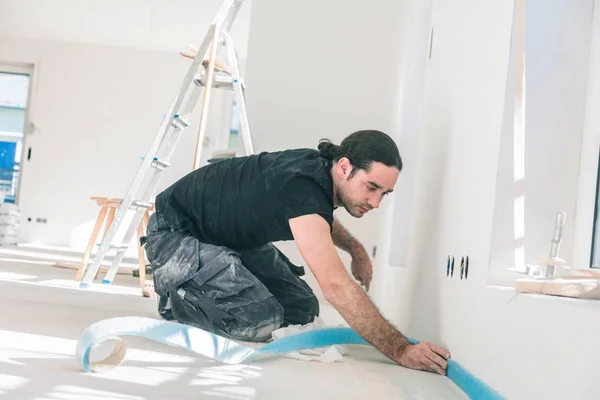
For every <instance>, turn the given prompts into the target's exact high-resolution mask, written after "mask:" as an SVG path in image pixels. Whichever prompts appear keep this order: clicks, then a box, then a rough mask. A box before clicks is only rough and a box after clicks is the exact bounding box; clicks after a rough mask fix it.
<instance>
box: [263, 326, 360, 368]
mask: <svg viewBox="0 0 600 400" xmlns="http://www.w3.org/2000/svg"><path fill="white" fill-rule="evenodd" d="M323 328H327V326H326V325H325V322H324V321H323V320H322V319H321V318H319V317H316V318H315V320H314V322H311V323H308V324H306V325H290V326H287V327H285V328H279V329H277V330H276V331H273V333H272V335H273V340H277V339H281V338H282V337H285V336H290V335H294V334H297V333H302V332H308V331H312V330H315V329H323ZM346 353H348V348H347V347H346V346H342V345H339V344H336V345H333V346H329V347H320V348H316V349H306V350H300V351H293V352H291V353H286V354H283V356H284V357H289V358H294V359H296V360H302V361H320V362H326V363H331V362H335V361H341V360H342V359H343V358H344V354H346Z"/></svg>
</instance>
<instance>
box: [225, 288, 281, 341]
mask: <svg viewBox="0 0 600 400" xmlns="http://www.w3.org/2000/svg"><path fill="white" fill-rule="evenodd" d="M228 314H229V315H230V316H231V317H232V318H231V319H227V320H226V321H225V323H224V329H225V331H226V333H227V334H228V335H229V336H231V337H233V338H235V339H239V340H248V341H253V342H263V341H265V340H268V339H270V338H271V333H272V332H273V331H274V330H276V329H279V328H280V327H281V325H282V324H283V321H284V310H283V307H282V306H281V304H279V302H278V301H277V299H276V298H275V297H269V298H268V299H265V300H263V301H260V302H255V303H251V304H248V305H246V306H243V307H238V308H235V309H231V310H229V312H228Z"/></svg>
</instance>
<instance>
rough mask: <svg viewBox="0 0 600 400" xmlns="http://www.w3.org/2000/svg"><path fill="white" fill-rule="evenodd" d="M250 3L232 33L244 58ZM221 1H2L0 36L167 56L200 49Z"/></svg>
mask: <svg viewBox="0 0 600 400" xmlns="http://www.w3.org/2000/svg"><path fill="white" fill-rule="evenodd" d="M250 2H251V0H246V1H245V2H244V4H243V5H242V8H241V10H240V12H239V14H238V16H237V19H236V22H235V24H234V26H233V28H232V30H231V35H232V37H233V39H234V41H235V43H236V48H237V50H238V54H239V55H240V57H245V55H246V47H247V41H248V30H249V26H250ZM220 5H221V1H220V0H0V35H9V36H17V37H28V38H45V39H54V40H63V41H70V42H83V43H97V44H106V45H116V46H127V47H138V48H148V49H157V50H168V51H187V50H188V47H187V46H188V44H194V45H196V46H198V45H199V44H200V42H201V41H202V39H203V38H204V35H205V34H206V32H207V31H208V29H209V26H210V24H211V23H212V21H213V18H214V16H215V14H216V12H217V10H218V9H219V6H220Z"/></svg>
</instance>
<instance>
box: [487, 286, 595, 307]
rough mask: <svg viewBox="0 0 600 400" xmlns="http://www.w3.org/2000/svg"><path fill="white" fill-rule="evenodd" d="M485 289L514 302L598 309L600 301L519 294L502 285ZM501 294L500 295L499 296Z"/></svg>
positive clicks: (513, 289)
mask: <svg viewBox="0 0 600 400" xmlns="http://www.w3.org/2000/svg"><path fill="white" fill-rule="evenodd" d="M486 289H491V290H492V291H494V292H495V294H496V295H500V296H503V295H505V296H511V297H510V298H507V300H511V301H512V300H515V299H518V298H523V299H527V301H535V302H539V301H546V302H552V303H553V302H560V303H561V304H565V303H567V304H572V305H573V306H584V307H590V308H594V309H600V300H595V299H582V298H577V297H566V296H554V295H549V294H536V293H519V292H517V291H516V290H515V288H514V287H511V286H502V285H486ZM500 293H502V294H500Z"/></svg>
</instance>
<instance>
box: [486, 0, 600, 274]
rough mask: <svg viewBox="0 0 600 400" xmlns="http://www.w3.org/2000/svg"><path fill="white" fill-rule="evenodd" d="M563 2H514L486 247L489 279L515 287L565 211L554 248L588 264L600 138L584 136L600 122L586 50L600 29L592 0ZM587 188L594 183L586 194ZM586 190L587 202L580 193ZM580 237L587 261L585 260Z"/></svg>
mask: <svg viewBox="0 0 600 400" xmlns="http://www.w3.org/2000/svg"><path fill="white" fill-rule="evenodd" d="M565 4H566V3H565V2H560V1H554V0H551V1H547V2H525V1H524V0H516V1H515V8H514V10H515V13H514V19H513V31H512V44H511V53H510V63H509V71H508V76H507V89H506V99H505V113H504V122H503V127H502V134H501V140H500V152H499V161H498V176H497V185H496V202H495V207H494V222H493V230H492V243H491V250H490V251H491V253H490V269H489V271H490V274H489V283H491V284H502V285H511V286H512V285H513V284H514V280H515V278H519V277H522V275H518V274H515V271H518V272H526V271H527V266H528V265H530V264H532V263H535V262H536V261H539V260H542V259H544V258H546V257H548V256H549V254H550V250H551V240H552V238H553V235H554V231H555V224H556V218H557V214H559V213H561V212H564V213H565V214H566V223H565V226H564V229H563V232H562V241H561V246H560V253H559V256H560V257H561V258H563V259H565V260H566V261H567V263H568V264H569V265H575V266H576V268H585V267H589V260H590V243H591V237H592V222H593V215H594V196H595V195H596V192H595V187H596V181H595V180H596V178H597V171H598V148H599V145H600V143H598V144H596V145H594V146H593V147H590V143H591V142H593V141H594V140H592V138H591V137H590V135H592V132H597V131H598V130H599V129H598V128H600V125H596V127H595V128H594V126H593V125H594V124H593V121H592V120H591V118H593V116H592V114H593V112H592V111H586V110H592V108H591V107H593V106H592V103H593V101H594V100H593V92H594V91H597V88H595V89H594V88H593V85H592V82H593V81H594V79H595V80H598V79H596V78H594V75H595V74H596V72H595V71H598V70H600V60H598V61H596V64H595V65H597V66H596V67H592V66H591V65H592V64H590V63H593V62H594V61H591V59H590V55H593V53H594V52H595V51H598V50H597V48H598V46H600V43H597V42H600V38H598V39H595V40H594V41H593V40H592V34H593V32H596V31H597V29H596V30H594V19H593V18H592V16H593V13H594V1H593V0H586V1H581V2H577V4H573V5H569V6H568V7H565ZM525 22H526V23H525ZM596 25H598V21H596ZM594 34H595V33H594ZM595 35H596V36H597V34H595ZM592 59H594V57H592ZM596 86H597V84H596ZM595 101H596V104H598V103H597V100H595ZM596 109H597V107H596ZM590 149H592V152H593V161H592V162H590V161H589V152H590ZM584 171H585V172H584ZM590 171H591V174H590ZM590 176H591V177H592V178H593V181H591V183H590ZM590 187H594V190H592V191H591V193H589V192H590ZM590 194H591V196H590ZM584 197H587V198H589V201H588V203H589V204H588V203H585V202H584V201H582V200H581V199H582V198H584ZM586 207H587V209H589V211H588V222H587V225H588V227H587V228H586V229H587V234H584V226H585V225H586V224H585V223H580V221H579V220H580V219H581V218H582V215H581V214H582V210H583V209H585V208H586ZM582 243H585V246H584V245H583V244H582ZM586 246H587V260H586V261H585V263H584V264H581V262H580V259H581V257H582V254H584V253H585V251H582V249H584V248H585V247H586ZM599 258H600V257H599Z"/></svg>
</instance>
